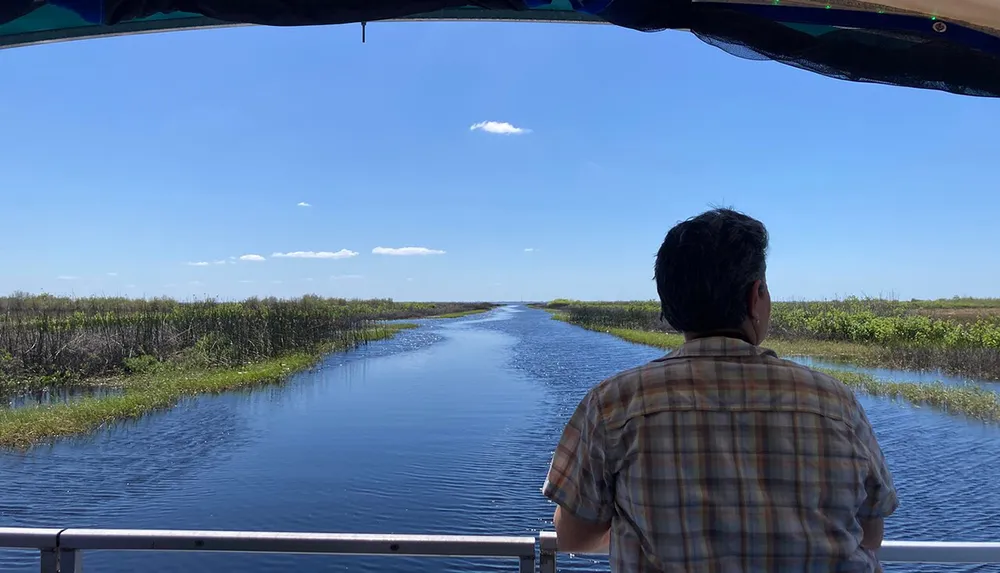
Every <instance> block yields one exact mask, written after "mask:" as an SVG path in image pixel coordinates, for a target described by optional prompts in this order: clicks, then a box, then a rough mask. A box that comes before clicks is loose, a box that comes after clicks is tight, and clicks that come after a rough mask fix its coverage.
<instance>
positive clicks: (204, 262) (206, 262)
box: [187, 261, 212, 267]
mask: <svg viewBox="0 0 1000 573" xmlns="http://www.w3.org/2000/svg"><path fill="white" fill-rule="evenodd" d="M210 264H212V263H210V262H208V261H198V262H196V263H187V265H189V266H192V267H207V266H208V265H210Z"/></svg>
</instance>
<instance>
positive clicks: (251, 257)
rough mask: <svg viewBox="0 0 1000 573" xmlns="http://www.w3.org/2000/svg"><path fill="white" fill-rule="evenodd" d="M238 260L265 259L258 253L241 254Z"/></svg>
mask: <svg viewBox="0 0 1000 573" xmlns="http://www.w3.org/2000/svg"><path fill="white" fill-rule="evenodd" d="M240 260H241V261H263V260H266V259H265V258H264V257H262V256H260V255H243V256H242V257H240Z"/></svg>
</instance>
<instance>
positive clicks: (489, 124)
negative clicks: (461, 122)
mask: <svg viewBox="0 0 1000 573" xmlns="http://www.w3.org/2000/svg"><path fill="white" fill-rule="evenodd" d="M477 130H481V131H485V132H486V133H495V134H498V135H522V134H525V133H531V130H530V129H525V128H523V127H514V126H513V125H511V124H509V123H507V122H506V121H481V122H479V123H474V124H472V126H470V127H469V131H477Z"/></svg>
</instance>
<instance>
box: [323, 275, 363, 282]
mask: <svg viewBox="0 0 1000 573" xmlns="http://www.w3.org/2000/svg"><path fill="white" fill-rule="evenodd" d="M363 278H364V277H363V276H361V275H333V276H332V277H330V280H332V281H349V280H357V279H363Z"/></svg>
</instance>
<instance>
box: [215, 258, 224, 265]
mask: <svg viewBox="0 0 1000 573" xmlns="http://www.w3.org/2000/svg"><path fill="white" fill-rule="evenodd" d="M212 264H213V265H224V264H226V259H221V260H218V261H212Z"/></svg>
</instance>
